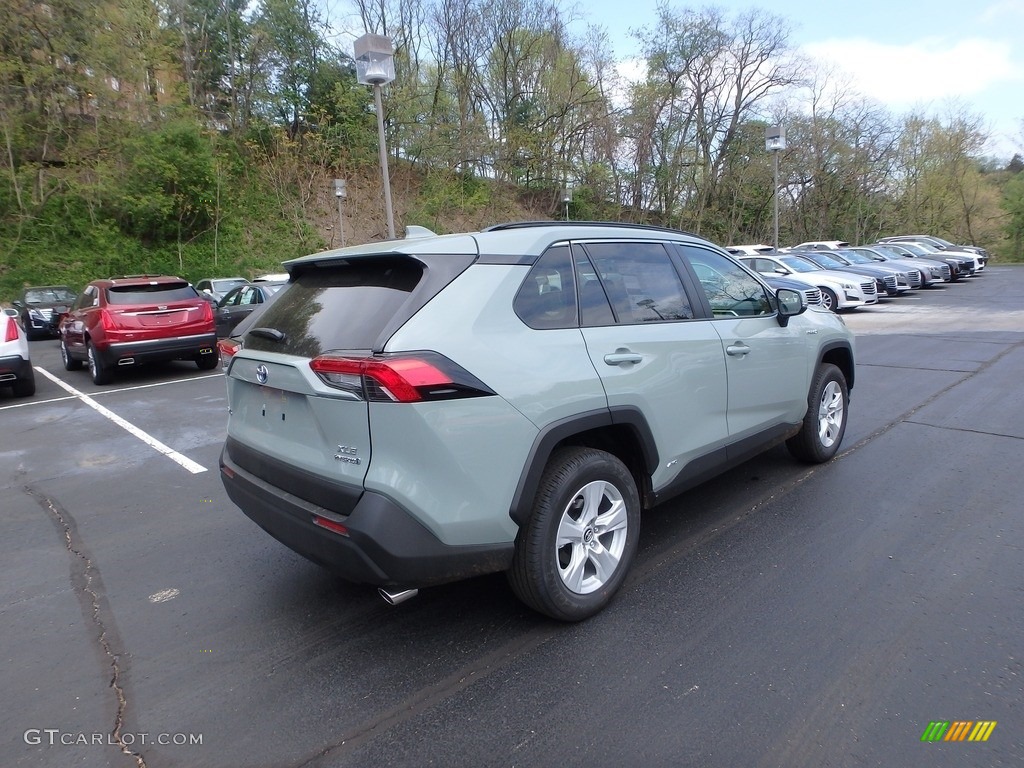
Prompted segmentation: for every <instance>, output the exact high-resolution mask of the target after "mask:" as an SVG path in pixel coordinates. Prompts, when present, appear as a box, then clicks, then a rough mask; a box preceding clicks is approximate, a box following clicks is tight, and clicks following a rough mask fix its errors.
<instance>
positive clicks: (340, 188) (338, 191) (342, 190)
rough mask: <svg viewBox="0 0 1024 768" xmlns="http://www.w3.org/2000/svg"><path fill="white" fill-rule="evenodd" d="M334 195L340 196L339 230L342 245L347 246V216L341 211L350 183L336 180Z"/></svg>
mask: <svg viewBox="0 0 1024 768" xmlns="http://www.w3.org/2000/svg"><path fill="white" fill-rule="evenodd" d="M334 196H335V197H336V198H338V232H340V233H341V247H342V248H344V247H345V216H344V215H343V214H342V212H341V204H342V202H343V201H344V200H345V198H346V197H348V185H347V184H346V183H345V180H344V179H335V180H334Z"/></svg>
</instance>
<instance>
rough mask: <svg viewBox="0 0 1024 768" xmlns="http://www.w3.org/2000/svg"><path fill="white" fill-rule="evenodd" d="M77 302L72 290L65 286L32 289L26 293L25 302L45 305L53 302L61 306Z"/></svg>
mask: <svg viewBox="0 0 1024 768" xmlns="http://www.w3.org/2000/svg"><path fill="white" fill-rule="evenodd" d="M74 300H75V294H73V293H72V292H71V289H70V288H65V287H64V286H62V285H61V286H56V287H54V288H32V289H31V290H28V291H25V301H26V302H27V303H28V304H43V303H48V302H52V303H55V304H59V303H61V302H65V303H68V304H70V303H71V302H73V301H74Z"/></svg>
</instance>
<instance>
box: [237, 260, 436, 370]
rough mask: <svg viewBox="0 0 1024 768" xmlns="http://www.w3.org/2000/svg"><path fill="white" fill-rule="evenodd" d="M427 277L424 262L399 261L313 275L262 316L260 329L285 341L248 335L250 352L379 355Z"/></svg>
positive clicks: (343, 266)
mask: <svg viewBox="0 0 1024 768" xmlns="http://www.w3.org/2000/svg"><path fill="white" fill-rule="evenodd" d="M422 277H423V267H422V265H421V264H420V263H419V262H417V261H414V260H413V259H409V258H403V257H393V256H387V257H380V258H366V259H352V260H351V261H349V262H343V263H340V264H338V265H336V266H325V267H321V268H316V269H310V270H309V271H307V272H303V273H301V274H300V275H299V276H298V278H297V279H296V280H295V282H294V283H292V284H291V285H289V286H288V287H287V289H285V290H283V291H280V292H279V293H278V295H277V296H275V297H274V301H272V302H269V303H268V304H267V308H266V309H265V310H261V313H260V317H259V323H258V324H257V325H258V326H259V327H263V328H273V329H275V330H277V331H280V332H281V333H283V334H284V335H285V338H284V341H282V342H276V341H272V340H270V339H267V338H264V337H262V336H258V335H256V336H254V335H253V334H252V333H246V335H245V346H246V348H248V349H256V350H264V351H268V352H284V353H286V354H292V355H301V356H303V357H316V356H317V355H320V354H323V353H324V352H328V351H331V350H370V349H373V346H374V343H375V342H376V341H377V337H378V336H379V335H380V333H381V331H383V330H384V328H385V326H387V324H388V323H389V322H390V321H391V319H392V318H393V317H394V315H395V314H396V313H397V312H398V310H399V309H400V308H401V307H402V305H403V304H404V303H405V301H406V300H407V299H408V298H409V294H410V293H411V292H412V291H413V289H414V288H415V287H416V286H417V285H418V284H419V282H420V279H421V278H422ZM250 330H251V329H250Z"/></svg>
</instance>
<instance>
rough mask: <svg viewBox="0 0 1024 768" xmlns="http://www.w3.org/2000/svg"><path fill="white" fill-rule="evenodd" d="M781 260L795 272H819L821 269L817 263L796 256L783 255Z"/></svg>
mask: <svg viewBox="0 0 1024 768" xmlns="http://www.w3.org/2000/svg"><path fill="white" fill-rule="evenodd" d="M780 261H781V262H782V263H783V264H785V265H786V266H787V267H789V268H790V269H792V270H793V271H794V272H817V271H819V270H820V269H821V267H819V266H818V265H817V264H812V263H811V262H809V261H806V260H805V259H801V258H798V257H796V256H783V257H782V258H781V259H780Z"/></svg>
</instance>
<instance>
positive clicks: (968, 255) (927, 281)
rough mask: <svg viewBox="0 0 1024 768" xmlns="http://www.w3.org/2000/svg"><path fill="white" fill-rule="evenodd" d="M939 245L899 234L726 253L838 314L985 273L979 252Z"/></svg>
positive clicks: (733, 248) (736, 248) (738, 247)
mask: <svg viewBox="0 0 1024 768" xmlns="http://www.w3.org/2000/svg"><path fill="white" fill-rule="evenodd" d="M945 242H946V241H939V240H938V238H927V237H924V236H912V235H905V236H897V237H893V238H884V239H883V240H880V241H879V242H877V243H872V244H868V245H861V246H853V245H851V244H850V243H847V242H845V241H841V240H818V241H810V242H805V243H800V244H799V245H795V246H793V247H791V248H782V249H780V250H778V251H776V250H775V249H774V248H772V247H771V246H769V245H735V246H730V247H729V248H728V250H729V251H730V253H732V254H733V255H735V256H736V257H738V258H739V259H740V261H742V262H743V263H744V264H746V265H747V266H748V267H750V268H751V269H753V270H754V271H755V272H758V273H759V274H761V275H762V276H764V277H766V278H769V279H778V278H787V279H790V280H795V281H797V282H799V283H802V284H803V285H805V286H808V287H812V288H816V289H817V290H818V291H820V293H821V304H822V305H823V306H825V307H826V308H828V309H832V310H844V309H853V308H855V307H861V306H868V305H871V304H876V303H877V302H878V299H879V298H880V297H882V296H886V297H895V296H899V295H901V294H903V293H906V292H908V291H913V290H917V289H919V288H928V287H931V286H935V285H940V284H942V283H950V282H955V281H957V280H960V279H963V278H967V277H972V276H975V275H978V274H981V272H982V271H983V270H984V269H985V264H986V262H987V261H988V254H987V252H984V249H978V248H974V247H973V246H972V247H971V248H972V250H965V249H966V248H967V246H962V247H961V246H954V245H952V244H949V245H944V244H943V243H945ZM962 248H963V249H962Z"/></svg>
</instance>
